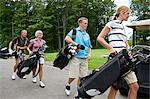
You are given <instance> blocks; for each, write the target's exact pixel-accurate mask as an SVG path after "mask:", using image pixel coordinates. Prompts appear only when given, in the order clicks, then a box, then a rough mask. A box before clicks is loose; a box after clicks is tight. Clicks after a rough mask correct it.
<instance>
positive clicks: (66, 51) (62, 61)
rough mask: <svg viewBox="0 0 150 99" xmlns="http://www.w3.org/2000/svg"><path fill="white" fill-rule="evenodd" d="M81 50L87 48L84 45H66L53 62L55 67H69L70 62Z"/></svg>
mask: <svg viewBox="0 0 150 99" xmlns="http://www.w3.org/2000/svg"><path fill="white" fill-rule="evenodd" d="M79 49H81V50H84V49H85V47H84V46H83V45H80V44H78V45H72V44H68V45H66V46H65V47H64V48H63V49H61V50H60V51H59V53H58V54H57V56H56V58H55V60H54V62H53V66H54V67H57V68H60V69H63V68H64V67H65V66H67V65H68V63H69V60H70V59H71V58H72V57H73V56H74V55H75V54H77V51H78V50H79Z"/></svg>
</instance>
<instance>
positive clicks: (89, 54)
mask: <svg viewBox="0 0 150 99" xmlns="http://www.w3.org/2000/svg"><path fill="white" fill-rule="evenodd" d="M88 51H89V53H88V60H90V59H91V48H89V49H88Z"/></svg>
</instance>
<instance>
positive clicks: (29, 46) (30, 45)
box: [27, 43, 32, 54]
mask: <svg viewBox="0 0 150 99" xmlns="http://www.w3.org/2000/svg"><path fill="white" fill-rule="evenodd" d="M31 47H32V44H31V43H30V44H29V45H28V47H27V50H28V52H29V54H31V53H32V51H31V50H30V48H31Z"/></svg>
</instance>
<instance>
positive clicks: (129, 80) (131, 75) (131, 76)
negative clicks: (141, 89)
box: [124, 71, 137, 84]
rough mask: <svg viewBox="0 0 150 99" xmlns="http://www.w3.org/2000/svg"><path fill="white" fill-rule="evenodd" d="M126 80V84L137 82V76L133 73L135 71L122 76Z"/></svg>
mask: <svg viewBox="0 0 150 99" xmlns="http://www.w3.org/2000/svg"><path fill="white" fill-rule="evenodd" d="M124 79H125V80H126V82H127V84H131V83H135V82H137V77H136V75H135V72H133V71H131V72H130V73H129V74H127V76H125V77H124Z"/></svg>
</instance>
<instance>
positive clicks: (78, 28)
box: [76, 27, 86, 33]
mask: <svg viewBox="0 0 150 99" xmlns="http://www.w3.org/2000/svg"><path fill="white" fill-rule="evenodd" d="M76 30H78V31H80V32H82V33H84V32H86V31H81V29H80V27H77V28H76Z"/></svg>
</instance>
